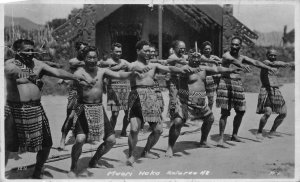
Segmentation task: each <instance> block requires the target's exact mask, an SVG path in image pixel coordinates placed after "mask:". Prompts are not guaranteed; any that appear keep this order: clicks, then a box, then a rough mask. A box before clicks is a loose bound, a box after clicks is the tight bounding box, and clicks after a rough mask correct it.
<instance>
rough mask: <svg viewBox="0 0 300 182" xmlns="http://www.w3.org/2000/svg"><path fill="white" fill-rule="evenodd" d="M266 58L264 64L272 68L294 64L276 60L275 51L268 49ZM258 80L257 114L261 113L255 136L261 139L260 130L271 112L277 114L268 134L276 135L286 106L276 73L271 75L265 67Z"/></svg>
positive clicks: (284, 114) (261, 130)
mask: <svg viewBox="0 0 300 182" xmlns="http://www.w3.org/2000/svg"><path fill="white" fill-rule="evenodd" d="M266 56H267V60H265V61H263V63H264V64H266V65H268V66H271V67H273V68H276V69H278V68H280V67H289V66H294V64H293V63H285V62H282V61H277V60H276V59H277V51H276V50H275V49H270V50H268V51H267V55H266ZM260 80H261V83H262V87H261V88H260V93H259V95H258V103H257V110H256V113H257V114H263V116H262V117H261V119H260V122H259V128H258V131H257V138H258V139H263V136H262V132H263V128H264V126H265V125H266V123H267V121H268V118H269V117H270V115H271V114H278V116H277V117H276V118H275V120H274V124H273V126H272V128H271V130H270V132H269V135H270V136H272V135H276V129H277V128H278V126H279V125H280V124H281V123H282V121H283V120H284V118H285V117H286V114H287V107H286V104H285V100H284V99H283V97H282V95H281V92H280V90H279V82H278V77H277V75H272V74H270V73H269V71H268V70H267V69H261V72H260Z"/></svg>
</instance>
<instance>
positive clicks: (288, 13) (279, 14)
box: [233, 4, 295, 32]
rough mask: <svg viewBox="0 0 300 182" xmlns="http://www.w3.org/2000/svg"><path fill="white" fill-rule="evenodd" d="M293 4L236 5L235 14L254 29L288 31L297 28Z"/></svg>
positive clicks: (234, 7)
mask: <svg viewBox="0 0 300 182" xmlns="http://www.w3.org/2000/svg"><path fill="white" fill-rule="evenodd" d="M294 14H295V8H294V6H293V5H284V4H280V5H279V4H277V5H276V4H273V5H267V4H265V5H234V6H233V15H234V16H235V17H236V18H237V19H238V20H240V21H241V22H242V23H244V24H245V25H247V26H248V27H249V28H250V29H252V30H258V31H260V32H271V31H283V27H284V25H287V29H288V31H289V30H291V29H293V28H295V25H294V23H295V21H294Z"/></svg>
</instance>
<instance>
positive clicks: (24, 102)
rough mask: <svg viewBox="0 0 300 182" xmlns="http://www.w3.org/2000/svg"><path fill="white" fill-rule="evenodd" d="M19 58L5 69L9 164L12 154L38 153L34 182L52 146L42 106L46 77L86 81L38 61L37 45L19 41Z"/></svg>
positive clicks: (14, 45)
mask: <svg viewBox="0 0 300 182" xmlns="http://www.w3.org/2000/svg"><path fill="white" fill-rule="evenodd" d="M13 48H14V51H16V55H15V58H13V59H10V60H7V61H6V62H5V66H4V73H5V78H6V89H7V92H6V93H7V97H6V106H5V164H6V163H7V161H8V157H9V153H10V152H18V151H20V152H37V157H36V165H35V169H34V172H33V175H32V178H38V179H39V178H42V168H43V166H44V163H45V162H46V160H47V158H48V155H49V153H50V149H51V146H52V138H51V132H50V127H49V122H48V118H47V117H46V114H45V112H44V109H43V107H42V105H41V102H40V100H41V85H42V84H41V82H40V78H42V77H43V76H44V75H47V76H54V77H58V78H62V79H70V80H78V79H80V80H85V79H84V78H83V77H81V76H75V75H73V74H71V73H68V72H66V71H64V70H61V69H56V68H53V67H50V66H49V65H47V64H45V63H43V62H42V61H39V60H37V59H35V58H34V54H33V52H35V51H34V43H33V41H31V40H27V39H19V40H16V41H15V42H14V44H13Z"/></svg>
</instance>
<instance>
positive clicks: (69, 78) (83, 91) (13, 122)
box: [5, 37, 294, 178]
mask: <svg viewBox="0 0 300 182" xmlns="http://www.w3.org/2000/svg"><path fill="white" fill-rule="evenodd" d="M241 45H242V40H241V39H240V38H239V37H233V38H232V41H231V47H230V50H229V51H228V52H226V53H224V54H223V56H222V58H219V57H217V56H215V55H211V53H212V47H213V46H212V44H211V43H210V42H208V41H206V42H204V43H203V44H202V49H201V52H202V54H200V50H198V49H197V48H195V49H191V50H190V51H189V52H188V54H187V55H186V54H185V53H186V52H187V51H186V47H185V43H184V42H183V41H180V40H176V41H174V43H173V45H172V49H173V53H172V54H171V55H170V56H169V58H168V59H167V60H158V59H157V58H156V50H155V47H154V46H153V45H151V44H150V43H149V42H148V41H145V40H140V41H138V42H137V44H136V53H137V60H136V61H134V62H132V63H129V62H128V61H126V60H124V59H121V56H122V45H121V44H120V43H114V44H112V46H111V53H110V54H111V56H110V58H108V59H106V60H101V61H99V52H98V50H97V48H96V47H93V46H89V45H88V44H86V43H83V42H78V43H76V45H75V48H76V50H77V57H76V58H73V59H71V60H70V61H69V63H70V70H71V73H70V72H67V71H64V70H62V69H58V68H55V67H53V66H51V65H48V64H46V63H44V62H43V61H39V60H37V59H35V58H34V43H33V42H32V41H31V40H25V39H20V40H17V41H15V42H14V44H13V49H14V51H15V53H16V54H15V57H14V58H12V59H10V60H7V61H6V62H5V78H6V89H7V92H6V93H7V96H6V106H5V146H6V152H5V164H6V163H7V160H8V157H9V152H18V151H21V152H37V157H36V165H35V169H34V173H33V175H32V178H42V168H43V165H44V163H45V162H46V160H47V158H48V155H49V152H50V149H51V146H52V137H51V132H50V127H49V122H48V119H47V116H46V114H45V112H44V109H43V107H42V105H41V103H40V100H41V89H42V85H43V84H42V81H41V78H42V77H43V76H44V75H47V76H53V77H57V78H61V79H62V80H60V83H64V82H65V83H67V85H68V89H69V97H68V104H67V117H66V119H65V122H64V124H63V127H62V130H61V132H62V138H61V142H60V149H63V148H64V147H65V146H64V145H65V139H66V136H67V134H68V132H69V131H70V130H73V134H74V136H75V139H76V140H75V144H74V145H73V147H72V151H71V160H72V161H71V168H70V172H69V174H68V175H69V176H70V177H75V176H76V175H77V174H76V172H77V171H76V169H77V161H78V159H79V157H80V155H81V153H82V146H83V145H84V143H85V142H86V141H102V140H103V141H104V142H103V143H101V144H100V146H99V147H98V148H97V151H96V153H95V154H94V156H93V157H92V158H91V160H90V162H89V167H91V168H97V167H101V165H100V164H98V160H99V159H100V158H101V157H102V156H103V155H104V154H106V153H107V152H108V151H109V150H110V149H111V148H112V147H113V145H114V144H115V143H116V138H115V126H116V122H117V118H118V115H119V111H121V110H123V111H124V112H125V116H124V118H123V127H122V131H121V136H123V137H125V136H127V132H126V129H127V127H128V125H129V124H130V132H129V135H128V146H129V152H128V158H127V161H126V164H127V165H129V166H133V164H134V162H135V156H134V155H133V153H134V150H135V148H136V145H137V142H138V134H139V131H140V129H141V128H142V127H143V125H144V123H146V122H148V124H149V126H150V130H151V133H150V135H149V137H148V140H147V143H146V145H145V147H144V149H143V152H142V154H141V157H147V158H158V157H159V156H158V155H157V154H155V153H152V152H151V151H150V150H151V148H152V147H153V146H154V145H155V144H156V143H157V142H158V140H159V138H160V136H161V134H162V132H163V117H162V113H163V109H164V101H163V96H162V93H161V89H160V86H159V84H158V83H157V80H156V74H157V73H158V72H160V73H170V75H171V76H170V80H169V81H168V84H167V85H168V88H169V98H170V99H169V109H168V110H169V111H168V112H169V117H170V119H171V126H170V129H169V140H168V147H167V150H166V156H167V157H172V156H173V148H174V146H175V143H176V140H177V139H178V137H179V135H180V131H181V128H182V126H183V125H184V124H185V123H186V121H187V120H188V119H195V118H200V119H202V120H203V124H202V127H201V138H200V143H199V147H205V148H209V147H211V145H210V144H209V143H208V142H207V137H208V135H209V132H210V129H211V126H212V124H213V122H214V121H215V119H214V115H213V113H212V107H213V103H214V95H215V93H216V94H217V98H216V106H217V107H220V108H221V118H220V121H219V127H220V138H219V141H218V145H217V146H220V147H223V146H224V144H223V143H224V139H223V138H224V130H225V126H226V122H227V118H228V116H230V112H231V109H232V108H233V109H234V110H235V112H236V115H235V117H234V120H233V132H232V137H231V140H232V141H235V142H241V140H240V138H239V137H238V135H237V134H238V130H239V127H240V125H241V122H242V118H243V116H244V113H245V110H246V100H245V94H244V88H243V85H242V82H241V76H240V72H241V71H245V72H250V71H251V69H250V67H249V66H248V65H253V66H256V67H258V68H261V75H260V78H261V82H262V88H261V90H260V94H259V97H258V105H257V113H258V114H263V116H262V118H261V120H260V123H259V129H258V132H257V138H258V139H262V138H263V137H262V130H263V128H264V126H265V124H266V122H267V119H268V118H269V116H270V115H271V114H272V113H276V114H279V115H278V116H277V118H276V119H275V121H274V124H273V126H272V129H271V131H270V134H274V133H275V132H276V129H277V127H278V126H279V125H280V124H281V123H282V121H283V119H284V118H285V117H286V112H287V109H286V105H285V101H284V99H283V97H282V95H281V93H280V91H279V88H278V87H279V83H278V78H277V76H276V74H277V71H278V68H279V67H288V66H293V65H294V64H292V63H285V62H282V61H278V60H276V56H277V52H276V50H275V49H270V50H268V52H267V54H266V56H267V60H265V61H263V62H260V61H257V60H254V59H251V58H249V57H247V56H244V55H241V54H240V53H239V52H240V48H241ZM232 65H234V66H232ZM105 91H106V93H107V107H106V108H107V110H108V111H111V112H112V114H111V117H110V119H109V118H108V117H107V115H106V112H105V109H104V106H103V105H102V96H103V93H104V92H105ZM206 97H208V99H207V100H208V103H207V102H206Z"/></svg>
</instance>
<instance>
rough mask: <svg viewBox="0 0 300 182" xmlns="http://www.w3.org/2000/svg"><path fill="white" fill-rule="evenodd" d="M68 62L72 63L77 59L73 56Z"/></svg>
mask: <svg viewBox="0 0 300 182" xmlns="http://www.w3.org/2000/svg"><path fill="white" fill-rule="evenodd" d="M69 62H70V63H73V62H79V60H78V59H77V58H76V57H75V58H72V59H70V60H69Z"/></svg>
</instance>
